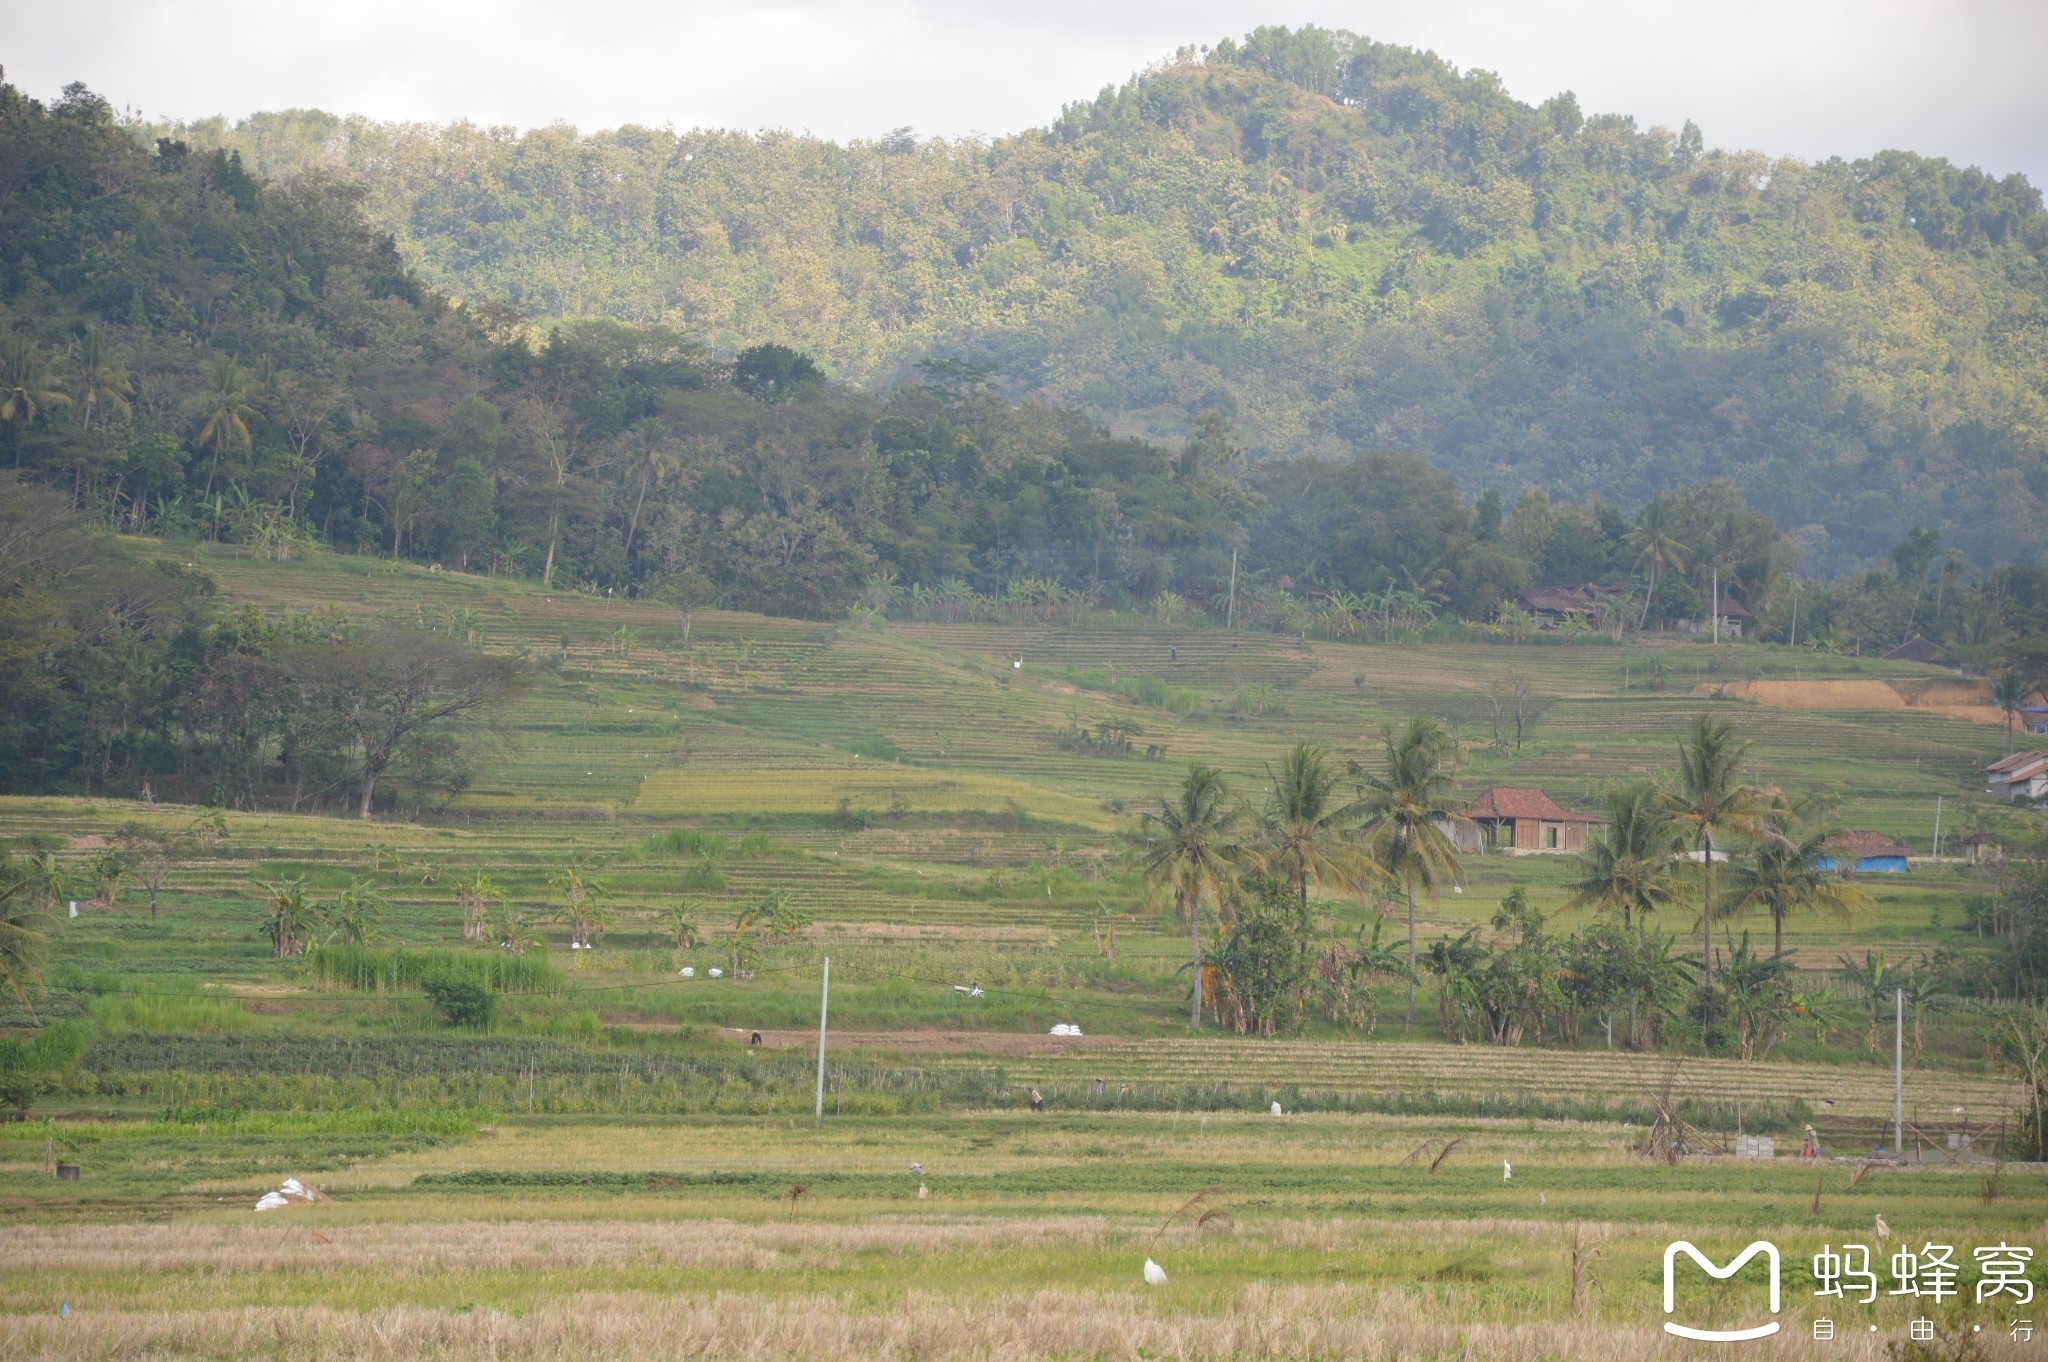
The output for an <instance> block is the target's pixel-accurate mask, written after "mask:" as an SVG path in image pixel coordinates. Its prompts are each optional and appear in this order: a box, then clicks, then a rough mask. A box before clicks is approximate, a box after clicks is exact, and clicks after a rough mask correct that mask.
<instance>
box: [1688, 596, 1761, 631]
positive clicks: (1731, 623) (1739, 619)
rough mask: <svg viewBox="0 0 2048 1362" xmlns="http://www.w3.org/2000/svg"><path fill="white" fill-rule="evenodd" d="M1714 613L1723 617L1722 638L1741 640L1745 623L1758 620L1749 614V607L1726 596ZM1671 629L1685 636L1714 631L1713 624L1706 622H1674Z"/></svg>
mask: <svg viewBox="0 0 2048 1362" xmlns="http://www.w3.org/2000/svg"><path fill="white" fill-rule="evenodd" d="M1714 613H1715V614H1716V615H1719V616H1720V617H1721V637H1722V638H1741V637H1742V630H1743V627H1744V621H1745V620H1753V619H1755V618H1756V616H1755V615H1752V614H1750V613H1749V607H1748V606H1746V605H1744V604H1743V603H1742V602H1741V601H1737V600H1730V599H1729V598H1728V597H1726V596H1723V597H1722V598H1721V604H1720V608H1719V609H1717V610H1715V611H1714ZM1671 627H1672V628H1673V629H1676V630H1678V631H1679V632H1680V633H1683V634H1710V633H1712V632H1713V631H1714V626H1713V624H1712V623H1710V622H1709V621H1706V620H1673V621H1672V622H1671Z"/></svg>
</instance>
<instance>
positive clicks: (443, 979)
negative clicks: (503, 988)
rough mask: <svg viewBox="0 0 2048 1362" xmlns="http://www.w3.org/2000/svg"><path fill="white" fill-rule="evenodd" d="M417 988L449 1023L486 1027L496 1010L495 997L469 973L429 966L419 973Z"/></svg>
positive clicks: (482, 1028)
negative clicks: (428, 968) (427, 970)
mask: <svg viewBox="0 0 2048 1362" xmlns="http://www.w3.org/2000/svg"><path fill="white" fill-rule="evenodd" d="M420 991H421V992H422V993H425V994H426V995H427V1001H428V1002H430V1003H432V1004H433V1005H434V1010H435V1011H436V1012H438V1013H440V1014H441V1020H443V1021H445V1022H447V1023H448V1024H449V1025H450V1026H467V1027H472V1028H474V1029H476V1030H479V1031H481V1030H485V1029H488V1028H489V1026H490V1024H491V1018H492V1017H493V1016H495V1015H496V1014H497V1011H498V997H497V995H496V994H495V993H492V992H491V991H490V990H489V989H488V988H485V987H484V986H483V985H482V984H480V983H478V982H477V981H476V979H475V977H474V976H473V975H469V974H462V973H457V972H456V971H454V970H450V969H436V970H430V971H429V972H427V973H426V974H423V975H421V976H420Z"/></svg>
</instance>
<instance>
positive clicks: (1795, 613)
mask: <svg viewBox="0 0 2048 1362" xmlns="http://www.w3.org/2000/svg"><path fill="white" fill-rule="evenodd" d="M1792 646H1793V647H1795V648H1797V647H1798V646H1799V579H1798V578H1796V577H1795V578H1793V579H1792Z"/></svg>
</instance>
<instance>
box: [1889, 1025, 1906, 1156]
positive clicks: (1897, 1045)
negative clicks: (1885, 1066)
mask: <svg viewBox="0 0 2048 1362" xmlns="http://www.w3.org/2000/svg"><path fill="white" fill-rule="evenodd" d="M1905 1144H1906V990H1904V989H1903V988H1895V989H1893V990H1892V1162H1894V1163H1897V1162H1899V1161H1900V1160H1901V1159H1903V1158H1904V1157H1905Z"/></svg>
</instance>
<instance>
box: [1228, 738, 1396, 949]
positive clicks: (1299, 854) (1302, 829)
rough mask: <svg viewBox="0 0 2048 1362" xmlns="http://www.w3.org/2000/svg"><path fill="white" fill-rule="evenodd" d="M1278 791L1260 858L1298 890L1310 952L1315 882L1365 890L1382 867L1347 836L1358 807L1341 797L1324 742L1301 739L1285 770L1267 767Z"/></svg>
mask: <svg viewBox="0 0 2048 1362" xmlns="http://www.w3.org/2000/svg"><path fill="white" fill-rule="evenodd" d="M1266 776H1267V778H1268V779H1269V780H1271V781H1272V782H1273V792H1272V795H1271V797H1270V801H1269V803H1268V804H1267V806H1266V808H1265V809H1264V810H1263V811H1262V812H1261V813H1260V815H1259V824H1260V826H1259V837H1258V840H1259V851H1258V855H1259V861H1260V864H1261V866H1262V867H1263V868H1264V869H1265V870H1266V872H1267V873H1268V874H1272V875H1277V876H1279V877H1280V878H1281V880H1283V881H1284V882H1285V883H1286V884H1287V886H1288V887H1289V888H1290V889H1291V890H1292V891H1293V893H1294V898H1295V901H1296V903H1297V905H1298V912H1299V914H1300V919H1301V926H1302V932H1301V950H1302V954H1303V955H1304V956H1306V955H1307V954H1308V939H1309V932H1308V930H1307V928H1308V921H1309V911H1308V886H1309V883H1310V882H1311V881H1314V882H1317V883H1322V884H1330V885H1334V886H1337V887H1339V888H1343V889H1350V890H1354V891H1361V890H1363V889H1364V888H1365V886H1366V885H1367V884H1368V883H1370V882H1371V881H1373V880H1375V879H1378V878H1380V876H1381V873H1382V872H1381V870H1380V867H1379V866H1378V865H1377V864H1375V863H1374V862H1373V860H1372V859H1371V858H1370V857H1368V856H1366V855H1365V854H1364V853H1362V852H1361V851H1359V850H1358V849H1357V848H1356V847H1354V846H1352V845H1350V844H1349V843H1348V842H1347V841H1346V840H1345V835H1346V833H1348V832H1349V831H1350V829H1351V827H1352V825H1353V824H1354V823H1355V822H1356V821H1357V816H1358V815H1357V810H1356V809H1355V808H1353V807H1352V806H1350V805H1348V804H1344V803H1341V802H1339V801H1338V799H1337V798H1336V793H1337V773H1336V772H1335V771H1334V770H1332V769H1331V768H1330V763H1329V758H1328V756H1327V755H1326V754H1325V753H1324V752H1323V749H1322V748H1320V747H1315V746H1312V745H1310V744H1308V743H1297V744H1295V747H1294V750H1293V751H1291V752H1289V753H1288V754H1287V759H1286V760H1285V761H1283V762H1282V763H1281V764H1280V771H1279V774H1277V775H1275V774H1274V772H1273V769H1272V768H1271V767H1270V766H1269V767H1267V768H1266Z"/></svg>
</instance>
